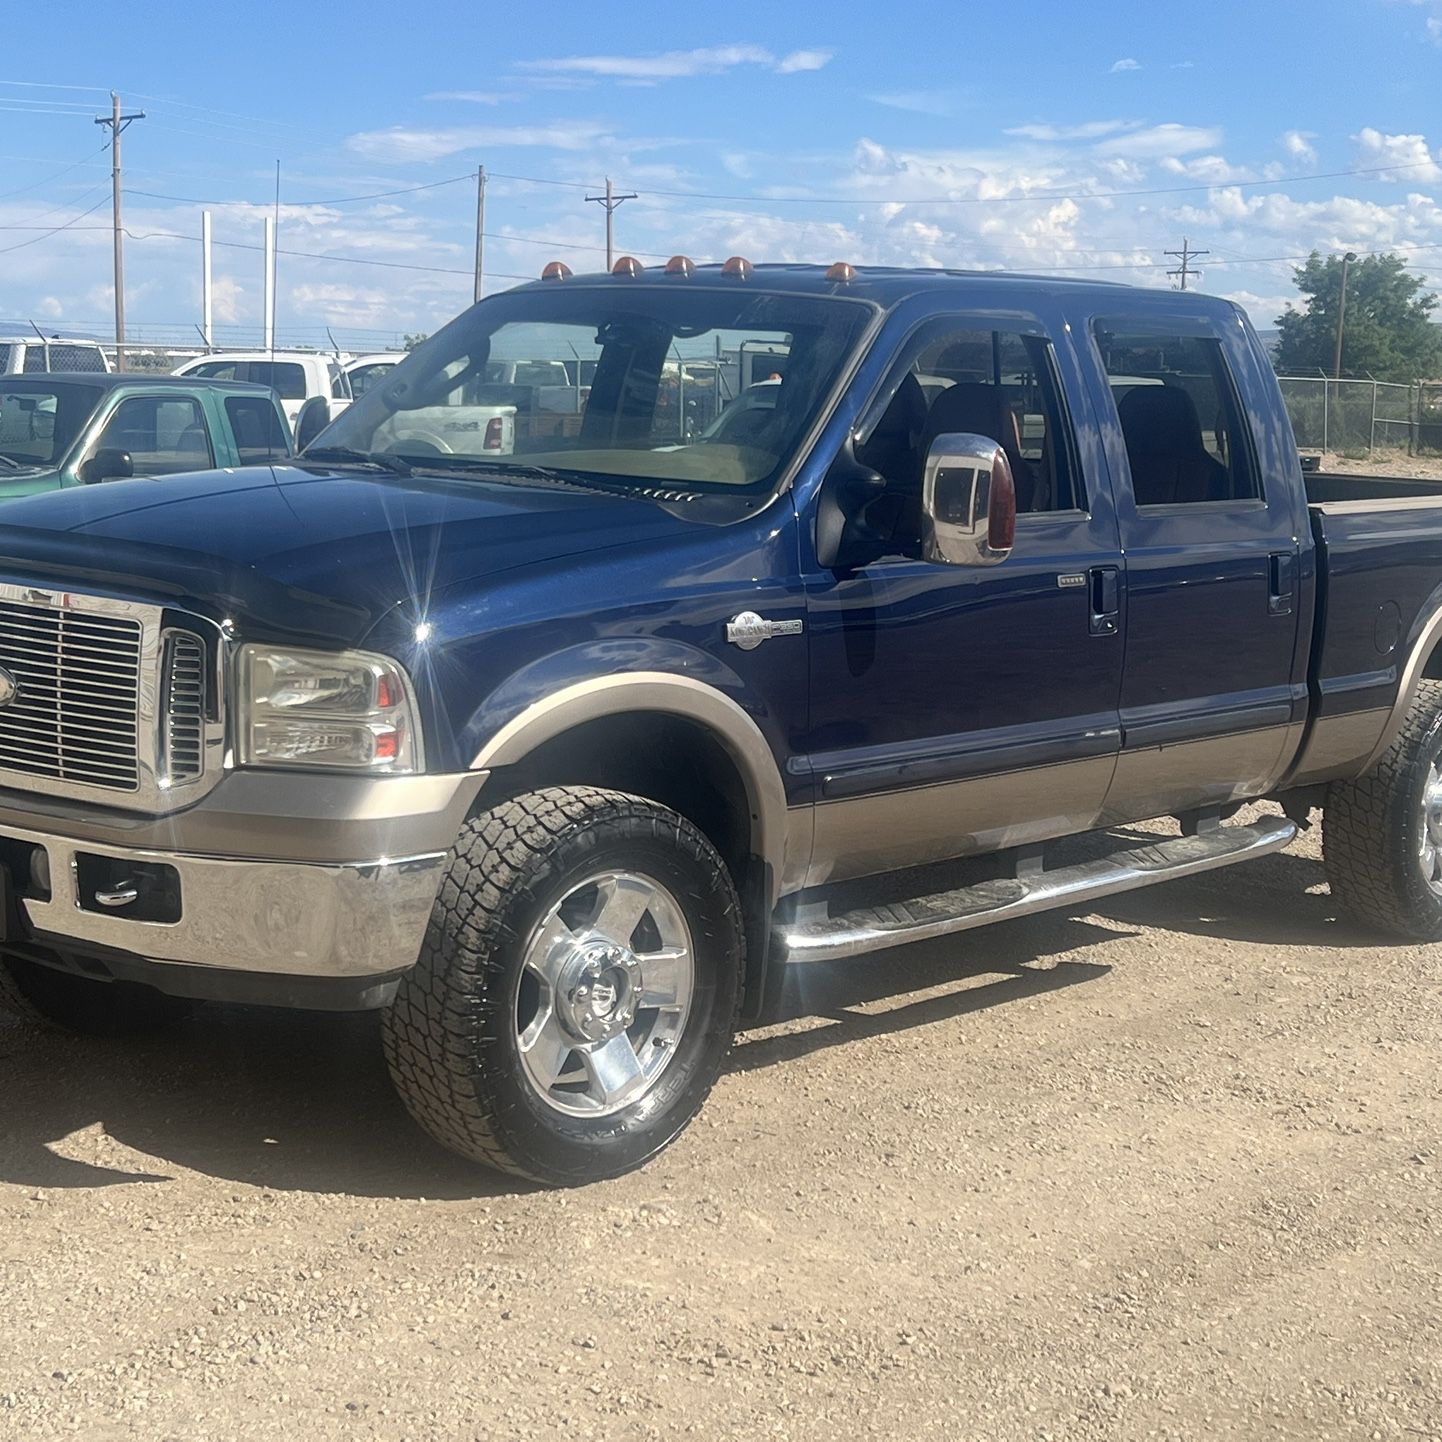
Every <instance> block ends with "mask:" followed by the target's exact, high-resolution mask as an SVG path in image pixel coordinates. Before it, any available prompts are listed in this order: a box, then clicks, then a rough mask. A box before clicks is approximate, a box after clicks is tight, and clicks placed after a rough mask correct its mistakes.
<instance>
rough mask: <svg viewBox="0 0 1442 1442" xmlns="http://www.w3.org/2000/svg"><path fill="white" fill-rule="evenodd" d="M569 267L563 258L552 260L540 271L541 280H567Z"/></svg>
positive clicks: (569, 274)
mask: <svg viewBox="0 0 1442 1442" xmlns="http://www.w3.org/2000/svg"><path fill="white" fill-rule="evenodd" d="M570 276H571V267H570V266H569V265H567V264H566V262H565V261H564V260H553V261H551V263H550V264H549V265H547V267H546V268H545V270H543V271H542V272H541V279H542V280H569V279H570Z"/></svg>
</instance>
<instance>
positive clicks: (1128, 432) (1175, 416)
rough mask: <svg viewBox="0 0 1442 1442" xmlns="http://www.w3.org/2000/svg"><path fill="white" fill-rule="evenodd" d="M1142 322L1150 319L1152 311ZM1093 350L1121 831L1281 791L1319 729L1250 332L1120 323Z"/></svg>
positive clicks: (1206, 324) (1287, 520)
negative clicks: (1117, 703) (1107, 485)
mask: <svg viewBox="0 0 1442 1442" xmlns="http://www.w3.org/2000/svg"><path fill="white" fill-rule="evenodd" d="M1139 309H1140V308H1139ZM1090 329H1091V334H1090V336H1089V338H1088V340H1089V347H1090V351H1089V354H1090V359H1091V361H1092V364H1093V366H1094V377H1093V392H1094V396H1095V399H1096V405H1097V408H1098V412H1099V414H1100V415H1101V416H1102V417H1103V419H1104V424H1103V431H1104V435H1105V444H1106V447H1107V451H1108V457H1109V464H1110V466H1111V470H1112V475H1113V477H1114V478H1115V479H1116V481H1117V484H1116V485H1115V488H1114V489H1115V493H1116V504H1117V521H1118V525H1119V527H1120V535H1121V543H1122V550H1123V551H1124V553H1125V556H1126V662H1125V667H1124V671H1123V676H1122V687H1121V726H1122V750H1121V754H1120V756H1119V758H1118V762H1117V768H1116V775H1115V778H1114V780H1113V782H1112V786H1111V790H1110V792H1109V793H1108V796H1107V805H1106V814H1105V819H1106V820H1107V821H1109V822H1116V821H1121V820H1129V819H1136V818H1140V817H1144V816H1153V815H1161V814H1164V813H1167V812H1171V811H1176V810H1179V809H1190V808H1192V807H1195V806H1197V805H1199V804H1212V805H1222V804H1225V803H1226V802H1229V801H1233V800H1238V799H1241V798H1244V797H1248V796H1257V795H1261V794H1263V793H1265V792H1266V791H1268V790H1269V789H1270V788H1271V787H1272V786H1273V785H1274V784H1275V783H1276V781H1277V780H1278V779H1279V778H1280V776H1281V774H1282V771H1283V770H1284V768H1285V765H1286V762H1287V761H1288V760H1289V759H1290V756H1291V753H1292V750H1293V749H1294V745H1295V740H1296V736H1297V734H1298V728H1300V725H1301V723H1302V721H1303V719H1304V716H1305V706H1306V683H1305V658H1303V657H1301V656H1299V654H1298V645H1297V637H1298V624H1299V618H1300V616H1301V614H1302V611H1303V605H1302V601H1303V596H1302V593H1301V575H1300V560H1301V555H1300V536H1301V535H1302V534H1303V533H1304V530H1303V528H1304V527H1305V518H1301V519H1299V517H1298V515H1297V509H1298V507H1299V496H1298V487H1297V486H1296V485H1295V484H1291V483H1290V482H1291V479H1292V478H1290V477H1288V476H1286V475H1282V474H1280V473H1278V474H1263V470H1262V467H1261V465H1260V462H1259V455H1260V454H1261V450H1260V448H1259V445H1258V438H1257V436H1256V435H1255V434H1254V432H1253V427H1252V424H1251V422H1250V420H1249V418H1248V409H1247V407H1246V406H1245V404H1244V401H1243V397H1244V396H1245V395H1247V394H1248V393H1253V394H1255V393H1257V385H1258V382H1259V378H1258V377H1257V376H1256V375H1255V366H1256V358H1255V355H1254V353H1253V351H1252V350H1251V348H1250V346H1249V345H1248V343H1247V338H1246V332H1245V329H1244V327H1243V326H1242V324H1241V322H1240V318H1239V317H1237V316H1236V315H1235V314H1233V313H1231V312H1220V311H1218V312H1216V313H1215V314H1211V313H1208V312H1207V311H1205V310H1198V309H1193V308H1190V307H1187V308H1183V307H1181V306H1178V307H1175V308H1165V307H1162V308H1158V307H1155V306H1152V307H1149V308H1148V310H1147V311H1145V312H1143V313H1141V314H1137V315H1128V314H1126V313H1125V312H1122V311H1119V312H1118V313H1116V314H1113V315H1104V316H1101V317H1099V318H1098V319H1096V320H1095V321H1094V322H1093V324H1092V326H1091V328H1090Z"/></svg>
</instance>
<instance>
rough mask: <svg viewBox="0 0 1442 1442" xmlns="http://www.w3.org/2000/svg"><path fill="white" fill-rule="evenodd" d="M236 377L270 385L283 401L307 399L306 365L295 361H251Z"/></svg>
mask: <svg viewBox="0 0 1442 1442" xmlns="http://www.w3.org/2000/svg"><path fill="white" fill-rule="evenodd" d="M236 379H237V380H246V381H254V382H256V384H257V385H263V386H270V387H271V388H272V389H274V391H275V392H276V394H277V395H279V396H280V398H281V400H283V401H303V400H304V399H305V367H304V366H303V365H299V364H297V363H296V362H295V361H249V362H248V363H247V364H246V366H245V374H244V375H243V376H237V377H236Z"/></svg>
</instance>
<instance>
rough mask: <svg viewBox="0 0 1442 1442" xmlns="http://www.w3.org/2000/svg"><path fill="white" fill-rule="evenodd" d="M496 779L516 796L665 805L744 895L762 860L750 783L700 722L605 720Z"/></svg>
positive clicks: (647, 717) (658, 716)
mask: <svg viewBox="0 0 1442 1442" xmlns="http://www.w3.org/2000/svg"><path fill="white" fill-rule="evenodd" d="M497 779H498V780H501V781H502V782H503V784H504V785H505V786H506V789H507V790H508V791H511V792H517V791H524V790H529V789H531V788H532V787H535V786H580V785H585V786H608V787H611V788H613V789H615V790H617V791H627V792H630V793H631V794H632V795H633V796H644V797H647V798H648V799H649V800H651V801H657V802H660V804H661V805H662V806H668V807H670V808H671V810H672V811H676V812H679V813H680V814H681V815H682V816H684V817H685V818H686V819H687V820H688V821H691V822H693V823H694V824H695V825H696V826H698V827H700V829H701V830H702V831H703V832H704V833H705V834H706V836H707V838H708V839H709V840H710V842H711V844H712V845H713V846H714V847H715V848H716V850H717V851H719V852H720V853H721V858H722V860H723V861H725V863H726V866H727V869H728V870H729V871H730V872H731V878H732V880H733V881H734V882H735V883H736V887H737V889H738V890H739V891H743V892H744V890H745V888H746V883H747V881H748V879H749V873H750V871H751V869H752V867H753V862H754V861H755V859H756V858H755V847H754V846H753V844H752V824H753V818H752V815H751V804H750V801H749V800H748V798H747V794H746V784H745V782H744V781H743V780H742V777H741V773H740V772H739V771H738V770H737V768H736V764H735V762H734V761H732V759H731V757H730V756H729V755H728V754H727V752H726V748H725V747H724V746H723V745H722V744H721V742H720V741H718V740H717V739H716V737H715V736H714V735H712V734H711V732H709V731H708V730H707V729H706V728H705V727H704V726H702V725H700V724H699V723H697V722H695V721H690V720H688V719H686V718H685V717H682V716H668V715H666V714H664V713H661V712H643V713H640V714H634V713H633V714H630V715H619V716H603V717H600V718H598V719H597V720H595V721H588V722H586V723H584V724H583V725H581V726H577V727H575V728H574V729H573V730H570V731H566V732H563V733H562V734H561V735H559V736H555V737H552V738H551V739H550V740H549V741H544V742H542V743H541V745H539V746H538V747H537V748H536V749H535V750H534V751H532V752H531V753H530V754H529V755H528V756H526V757H525V759H524V760H522V761H520V762H517V763H516V764H515V765H513V766H507V767H506V768H504V770H503V771H501V772H499V773H498V775H497ZM482 804H487V798H486V792H485V791H484V790H483V791H482Z"/></svg>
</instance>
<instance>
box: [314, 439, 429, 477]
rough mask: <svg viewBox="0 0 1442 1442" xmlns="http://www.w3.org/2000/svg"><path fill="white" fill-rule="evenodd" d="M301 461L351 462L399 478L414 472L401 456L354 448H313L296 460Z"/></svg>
mask: <svg viewBox="0 0 1442 1442" xmlns="http://www.w3.org/2000/svg"><path fill="white" fill-rule="evenodd" d="M296 459H297V460H301V461H333V462H334V461H341V462H346V461H349V462H351V463H352V464H354V465H359V466H378V467H379V468H380V469H381V470H383V471H390V472H392V474H394V475H397V476H409V475H412V474H413V472H412V470H411V467H410V466H409V464H408V463H407V462H405V461H403V460H402V459H401V458H400V457H399V456H391V455H387V454H386V453H385V452H384V451H358V450H356V449H355V448H354V447H352V446H312V447H311V448H310V449H309V450H306V451H302V452H301V453H300V455H299V456H298V457H297V458H296Z"/></svg>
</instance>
